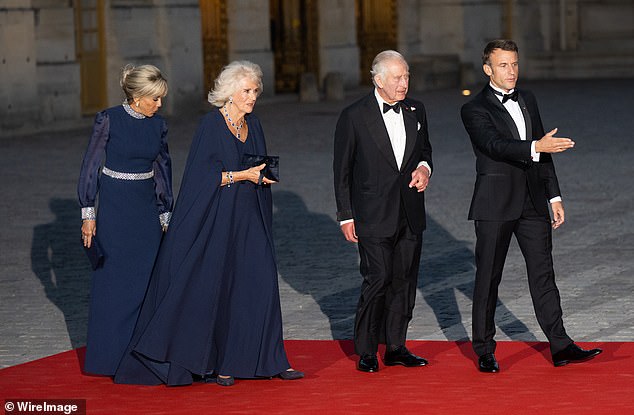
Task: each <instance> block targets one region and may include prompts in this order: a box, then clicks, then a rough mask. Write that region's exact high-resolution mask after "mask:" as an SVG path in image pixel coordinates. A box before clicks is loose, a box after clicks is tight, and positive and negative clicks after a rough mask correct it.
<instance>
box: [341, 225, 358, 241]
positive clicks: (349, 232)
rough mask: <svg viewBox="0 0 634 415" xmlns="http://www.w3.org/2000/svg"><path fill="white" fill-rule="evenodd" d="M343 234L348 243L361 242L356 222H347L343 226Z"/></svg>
mask: <svg viewBox="0 0 634 415" xmlns="http://www.w3.org/2000/svg"><path fill="white" fill-rule="evenodd" d="M341 232H343V236H345V237H346V240H347V241H348V242H359V239H358V238H357V232H356V230H355V229H354V222H347V223H344V224H343V225H341Z"/></svg>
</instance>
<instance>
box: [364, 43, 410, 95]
mask: <svg viewBox="0 0 634 415" xmlns="http://www.w3.org/2000/svg"><path fill="white" fill-rule="evenodd" d="M393 60H398V61H401V62H403V64H405V67H406V68H407V70H408V71H409V65H408V64H407V61H406V60H405V58H404V57H403V55H401V54H400V53H398V52H397V51H395V50H384V51H383V52H380V53H379V54H378V55H376V57H375V58H374V60H373V61H372V69H371V70H370V74H371V75H372V83H373V84H374V86H376V87H378V85H377V84H376V81H375V80H374V77H375V76H377V75H379V77H380V78H381V80H385V75H386V72H387V62H389V61H393Z"/></svg>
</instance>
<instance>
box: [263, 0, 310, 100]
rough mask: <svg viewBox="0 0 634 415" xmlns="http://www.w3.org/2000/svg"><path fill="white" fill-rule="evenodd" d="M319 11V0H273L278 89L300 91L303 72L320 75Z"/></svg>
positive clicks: (271, 2)
mask: <svg viewBox="0 0 634 415" xmlns="http://www.w3.org/2000/svg"><path fill="white" fill-rule="evenodd" d="M317 14H318V12H317V0H270V16H271V47H272V48H273V53H274V56H275V91H276V92H297V90H298V88H299V79H300V76H301V74H302V73H306V72H312V73H314V74H315V77H316V78H317V79H319V42H318V27H317V23H318V15H317Z"/></svg>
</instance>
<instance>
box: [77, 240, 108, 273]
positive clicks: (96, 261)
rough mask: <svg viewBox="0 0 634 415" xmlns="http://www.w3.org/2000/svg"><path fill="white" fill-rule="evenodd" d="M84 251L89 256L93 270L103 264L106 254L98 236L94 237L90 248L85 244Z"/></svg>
mask: <svg viewBox="0 0 634 415" xmlns="http://www.w3.org/2000/svg"><path fill="white" fill-rule="evenodd" d="M82 244H83V241H82ZM84 252H86V256H87V257H88V260H89V261H90V266H91V267H92V269H93V270H95V269H97V268H100V267H102V266H103V261H104V259H105V255H104V253H103V249H102V248H101V244H100V243H99V239H97V237H96V236H93V237H92V241H91V244H90V248H86V246H84Z"/></svg>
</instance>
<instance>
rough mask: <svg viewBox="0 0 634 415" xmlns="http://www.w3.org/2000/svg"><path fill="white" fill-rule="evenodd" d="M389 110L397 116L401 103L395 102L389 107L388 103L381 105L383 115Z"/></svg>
mask: <svg viewBox="0 0 634 415" xmlns="http://www.w3.org/2000/svg"><path fill="white" fill-rule="evenodd" d="M389 110H394V112H395V113H397V114H399V113H400V112H401V103H400V102H397V103H396V104H394V105H390V104H388V103H385V102H384V103H383V114H385V113H386V112H388V111H389Z"/></svg>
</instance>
